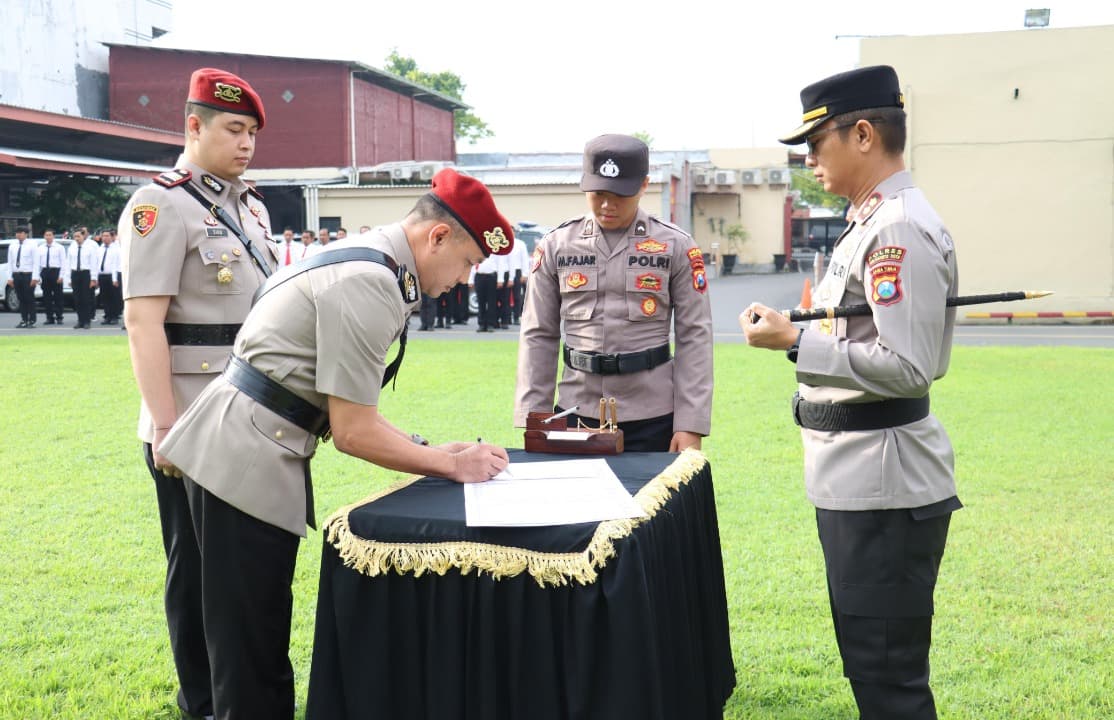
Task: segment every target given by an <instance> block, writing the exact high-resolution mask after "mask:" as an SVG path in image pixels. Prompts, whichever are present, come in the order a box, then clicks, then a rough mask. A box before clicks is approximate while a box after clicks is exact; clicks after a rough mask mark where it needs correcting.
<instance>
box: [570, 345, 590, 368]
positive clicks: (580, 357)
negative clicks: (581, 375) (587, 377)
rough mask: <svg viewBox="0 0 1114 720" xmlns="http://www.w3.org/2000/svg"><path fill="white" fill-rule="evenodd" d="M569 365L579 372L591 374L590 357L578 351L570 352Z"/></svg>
mask: <svg viewBox="0 0 1114 720" xmlns="http://www.w3.org/2000/svg"><path fill="white" fill-rule="evenodd" d="M569 365H572V366H573V368H575V369H577V370H580V371H581V372H592V356H591V355H589V354H588V353H585V352H581V351H579V350H570V351H569Z"/></svg>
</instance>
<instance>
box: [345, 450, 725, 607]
mask: <svg viewBox="0 0 1114 720" xmlns="http://www.w3.org/2000/svg"><path fill="white" fill-rule="evenodd" d="M707 463H708V460H707V458H706V457H705V456H704V454H703V453H701V452H700V451H699V450H694V449H692V448H689V449H687V450H685V451H683V452H682V453H681V454H680V455H679V456H678V457H677V459H676V460H674V461H673V462H672V463H670V465H669V467H667V468H665V469H664V470H662V472H661V473H660V474H659V475H658V476H657V477H655V478H653V479H652V480H650V481H649V482H648V483H646V484H645V485H644V486H643V487H642V489H641V490H639V491H638V493H637V494H636V495H635V496H634V500H635V502H637V503H638V504H639V506H641V508H642V509H643V510H644V511H645V512H646V516H647V517H644V518H624V519H620V520H605V521H603V522H601V523H600V524H599V525H598V526H597V527H596V531H595V533H594V534H593V535H592V540H591V542H589V543H588V547H587V548H585V549H584V550H583V551H581V552H574V553H543V552H537V551H535V550H526V549H524V548H517V547H507V546H503V545H491V544H487V543H476V542H462V541H453V542H435V543H397V542H379V541H377V540H369V539H367V538H363V537H360V536H359V535H356V534H354V533H353V532H352V530H351V528H350V527H349V525H348V513H349V512H351V511H352V510H354V509H356V508H358V507H362V506H364V505H367V504H368V503H371V502H374V501H375V500H378V499H379V498H381V497H384V496H386V495H389V494H391V493H393V492H396V491H398V490H400V489H401V488H404V487H406V486H408V485H410V484H412V483H414V482H417V480H419V479H420V478H411V479H409V480H406V481H403V482H401V483H397V484H395V485H393V486H391V487H389V488H387V489H386V490H383V491H382V492H379V493H376V494H375V495H372V496H371V497H368V498H365V499H363V500H361V501H360V502H358V503H354V504H352V505H348V506H346V507H342V508H340V509H339V510H337V511H336V512H334V513H333V514H332V515H330V516H329V519H328V520H326V521H325V526H324V531H325V533H326V538H327V539H328V542H329V543H330V544H331V545H332V546H333V547H335V548H336V549H337V551H338V552H339V553H340V557H341V560H342V561H343V562H344V564H345V566H347V567H350V568H352V569H353V570H356V571H357V572H359V573H362V574H364V575H367V576H369V577H375V576H377V575H380V574H386V573H387V572H390V571H391V570H394V571H395V572H397V573H399V574H400V575H402V574H407V573H412V574H413V575H414V576H415V577H420V576H421V575H423V574H424V573H427V572H432V573H436V574H438V575H444V574H445V573H446V572H448V571H449V570H452V569H457V570H459V571H460V572H461V573H463V574H465V575H467V574H468V573H470V572H472V571H473V570H475V571H476V572H477V574H479V573H487V574H489V575H491V576H492V577H493V578H495V579H496V580H498V579H500V578H504V577H513V576H515V575H518V574H520V573H522V572H523V571H526V572H528V573H530V576H531V577H533V578H534V580H536V581H537V583H538V585H540V586H542V587H545V586H547V585H553V586H558V585H568V584H569V583H570V582H571V581H573V580H575V581H576V582H578V583H580V584H582V585H588V584H590V583H593V582H595V581H596V578H597V577H599V571H600V570H601V569H602V568H603V567H604V565H606V564H607V561H608V560H610V559H611V558H612V557H614V556H615V541H616V540H621V539H622V538H624V537H626V536H627V535H629V534H631V532H633V531H634V529H635V528H636V527H638V526H639V525H641V524H642V523H644V522H646V521H647V520H649V519H650V518H652V517H654V515H655V514H657V512H658V510H660V509H661V508H662V507H664V506H665V504H666V502H668V500H669V498H670V497H671V496H672V494H673V493H674V492H675V491H676V490H677V489H678V488H679V487H680V486H681V485H683V484H687V483H688V482H689V480H691V479H692V478H693V477H694V476H695V475H696V474H697V473H698V472H699V471H700V470H701V469H702V468H703V467H704V466H705V465H706V464H707Z"/></svg>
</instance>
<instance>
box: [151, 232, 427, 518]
mask: <svg viewBox="0 0 1114 720" xmlns="http://www.w3.org/2000/svg"><path fill="white" fill-rule="evenodd" d="M354 246H360V247H371V248H375V249H377V250H380V251H382V252H384V253H386V254H387V255H389V256H390V257H392V258H394V260H395V262H397V263H398V264H399V265H400V266H406V267H408V268H413V267H414V257H413V255H412V254H411V252H410V246H409V245H408V244H407V242H406V235H405V233H404V232H403V229H402V226H401V225H397V224H396V225H390V226H387V227H384V228H377V229H376V231H374V232H371V233H366V234H364V235H359V236H350V237H349V238H348V239H347V240H346V241H345V242H344V243H341V244H338V245H337V249H338V250H339V249H341V248H344V247H354ZM331 248H332V244H331V243H330V245H329V246H328V247H327V248H323V249H322V250H321V252H322V253H327V252H330V249H331ZM297 269H298V266H296V265H294V266H291V267H290V268H289V270H286V271H284V272H289V271H293V270H297ZM417 297H418V298H419V299H418V300H417V301H416V302H413V303H407V302H405V301H404V299H403V296H402V292H401V291H400V289H399V284H398V279H397V278H396V277H395V275H394V274H393V273H392V272H391V271H390V270H389V269H387V268H386V267H384V266H382V265H379V264H378V263H373V262H366V261H349V262H341V263H336V264H333V265H325V266H322V267H318V268H313V269H311V270H308V271H306V272H303V273H301V274H300V275H296V276H295V277H293V278H292V279H290V280H287V281H286V282H284V283H281V284H279V285H277V286H276V287H275V288H274V289H272V290H270V291H268V293H267V294H266V295H264V296H263V297H262V298H261V299H260V300H259V302H258V303H257V304H256V306H255V308H254V309H253V310H252V311H251V314H250V315H248V317H247V319H246V320H245V321H244V326H243V328H242V329H241V330H240V334H239V335H238V336H237V338H236V346H235V352H236V354H237V355H238V356H240V357H242V358H243V359H244V360H246V361H248V362H249V363H251V365H252V366H253V367H255V368H256V369H258V370H261V371H263V372H264V373H266V374H267V375H269V376H270V377H271V379H273V380H275V381H277V382H279V383H281V384H282V385H283V387H285V388H286V389H288V390H290V391H292V392H294V393H296V394H297V395H299V396H300V397H302V398H303V399H305V400H307V401H308V402H310V403H312V404H314V405H316V406H317V407H319V408H321V409H322V410H326V409H327V408H328V404H329V396H330V395H332V396H336V397H338V398H342V399H344V400H348V401H349V402H353V403H358V404H360V405H377V404H378V402H379V387H380V385H381V383H382V380H383V373H384V371H385V369H386V359H387V353H388V350H389V348H390V346H391V345H392V344H393V343H395V342H396V341H397V340H398V338H399V336H400V335H402V331H403V329H404V328H405V327H406V319H407V318H408V317H409V316H410V314H411V313H412V312H413V311H414V310H415V309H416V308H417V307H418V306H419V305H420V304H421V300H420V298H421V295H420V293H417ZM316 447H317V437H316V436H314V435H311V434H310V433H308V432H306V431H305V430H303V429H302V428H300V427H298V426H297V425H295V424H293V423H291V422H289V421H287V420H285V419H283V418H282V417H281V416H279V415H277V414H275V413H274V412H272V411H271V410H268V409H267V408H265V407H263V406H261V405H259V404H258V403H256V402H255V401H254V400H252V399H251V398H249V397H248V396H247V395H244V394H243V393H241V392H240V391H239V390H237V389H236V388H235V387H234V386H233V385H231V384H230V383H229V382H228V381H227V380H226V379H225V377H224V375H220V376H218V378H217V379H216V380H214V381H213V382H212V383H211V384H210V385H209V386H208V387H206V388H205V390H204V392H202V393H201V395H200V397H198V398H197V401H196V402H194V403H193V404H192V405H191V406H190V407H189V409H188V410H186V412H185V414H184V415H182V416H181V417H179V418H178V421H177V422H176V423H174V428H173V429H172V430H171V431H170V433H169V434H168V435H167V437H166V440H165V441H164V442H163V445H162V453H163V455H165V456H166V457H167V458H168V459H169V460H170V461H171V462H173V463H174V465H176V466H177V467H178V468H180V469H181V470H182V471H183V472H184V473H185V474H186V475H187V476H189V477H190V479H192V480H193V481H194V482H196V483H197V484H198V485H201V486H203V487H205V488H206V489H207V490H208V491H209V492H211V493H213V494H214V495H216V496H217V497H219V498H220V499H222V500H224V501H225V502H227V503H229V504H230V505H232V506H233V507H236V508H238V509H239V510H241V511H242V512H245V513H247V514H248V515H251V516H252V517H255V518H258V519H260V520H263V521H264V522H267V523H270V524H272V525H274V526H276V527H280V528H282V529H284V530H287V531H288V532H291V533H293V534H295V535H300V536H302V537H304V536H305V534H306V521H307V515H306V509H307V507H309V506H310V504H309V502H308V501H309V498H308V497H307V496H306V490H307V483H306V474H305V473H306V460H307V459H308V458H310V457H311V456H312V455H313V453H314V450H315V449H316ZM310 520H312V518H310Z"/></svg>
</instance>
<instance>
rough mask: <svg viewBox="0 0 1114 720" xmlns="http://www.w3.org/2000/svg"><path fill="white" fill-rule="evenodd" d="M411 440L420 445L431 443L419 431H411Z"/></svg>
mask: <svg viewBox="0 0 1114 720" xmlns="http://www.w3.org/2000/svg"><path fill="white" fill-rule="evenodd" d="M410 441H411V442H413V443H416V444H418V445H429V440H426V439H425V438H424V437H422V436H421V435H419V434H418V433H410Z"/></svg>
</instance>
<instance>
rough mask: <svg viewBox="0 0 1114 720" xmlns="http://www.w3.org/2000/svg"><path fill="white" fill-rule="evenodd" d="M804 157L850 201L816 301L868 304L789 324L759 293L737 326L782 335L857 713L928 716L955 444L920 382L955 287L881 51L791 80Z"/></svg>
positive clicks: (758, 335)
mask: <svg viewBox="0 0 1114 720" xmlns="http://www.w3.org/2000/svg"><path fill="white" fill-rule="evenodd" d="M801 103H802V105H803V109H804V116H803V118H802V125H801V126H800V127H798V128H797V129H796V130H794V131H793V132H792V133H790V134H789V135H788V136H786V137H784V138H782V139H781V142H783V143H785V144H787V145H796V144H798V143H801V142H804V143H807V144H808V155H807V156H806V160H805V165H806V166H807V167H809V168H812V171H813V174H814V175H815V176H816V177H817V179H818V180H820V182H821V183H823V185H824V189H825V190H827V191H828V192H831V193H835V194H837V195H841V196H843V197H846V198H847V199H848V200H850V201H851V210H850V212H849V213H848V219H849V221H850V224H849V225H848V227H847V229H846V230H845V231H844V233H843V235H841V236H840V238H839V239H838V240H837V241H836V245H835V249H834V251H833V254H832V260H831V263H830V264H829V266H828V272H827V274H826V275H825V276H824V279H823V280H822V281H821V282H820V284H819V285H817V287H816V291H815V293H814V294H813V303H814V305H816V306H825V307H826V306H832V305H855V304H861V303H869V305H870V306H871V310H872V314H871V315H867V316H861V317H848V318H837V319H834V320H818V321H813V323H812V324H811V325H810V326H809V328H808V329H807V330H801V329H799V328H797V327H795V326H794V325H793V324H791V323H790V322H789V320H787V319H786V318H785V317H783V316H782V315H780V314H779V313H777V312H776V311H773V310H771V309H770V308H769V307H767V306H765V305H761V304H758V303H754V304H752V305H750V306H749V307H748V308H747V309H746V310H745V311H744V312H743V314H742V315H741V316H740V323H741V324H742V326H743V330H744V332H745V333H746V337H747V342H748V343H749V344H751V345H754V346H756V347H763V348H769V349H774V350H787V355H788V357H789V360H790V361H791V362H793V363H796V367H795V370H796V373H797V380H798V382H799V383H800V386H799V390H798V394H797V396H796V397H795V398H794V419H795V421H796V422H797V424H798V425H800V426H801V438H802V441H803V443H804V455H805V486H806V489H807V491H808V497H809V500H810V501H811V502H812V503H813V504H814V505H815V506H816V522H817V528H818V531H819V536H820V544H821V546H822V548H823V550H824V562H825V565H826V567H827V580H828V595H829V599H830V601H831V612H832V620H833V621H834V623H835V632H836V641H837V644H838V646H839V652H840V656H841V657H842V659H843V672H844V675H846V676H847V678H848V679H849V680H850V682H851V689H852V691H853V692H854V695H855V701H856V702H857V703H858V707H859V712H860V713H861V717H863V718H868V719H873V718H895V719H896V718H902V719H903V720H904V719H909V720H922V719H925V718H935V717H936V707H935V702H934V700H933V696H932V691H931V689H930V688H929V667H928V654H929V645H930V641H931V633H932V613H933V591H934V590H935V587H936V578H937V573H938V571H939V567H940V561H941V559H942V558H943V555H944V546H945V543H946V541H947V537H948V525H949V521H950V518H951V513H952V512H953V511H955V510H958V509H959V508H960V507H962V506H961V504H960V502H959V499H958V498H957V497H956V488H955V472H954V455H953V452H952V446H951V442H950V441H949V440H948V435H947V433H946V432H945V431H944V428H943V426H942V425H941V424H940V422H939V420H937V419H936V417H935V416H934V415H932V414H931V413H930V412H929V401H928V392H929V388H930V386H931V385H932V382H933V380H935V379H937V378H940V377H943V376H944V373H945V372H946V371H947V369H948V360H949V357H950V355H951V347H952V330H953V328H954V324H955V309H954V308H948V307H946V301H947V299H948V298H949V297H952V296H954V295H955V294H956V292H957V289H958V271H957V269H956V257H955V248H954V246H953V244H952V238H951V234H950V233H949V232H948V230H947V228H946V227H944V224H943V222H942V221H941V220H940V217H939V216H938V215H937V214H936V211H935V210H933V209H932V206H931V205H929V203H928V200H927V199H925V196H924V194H923V193H921V191H920V190H919V189H917V187H916V186H915V185H914V184H913V178H912V177H911V176H910V175H909V173H908V172H906V170H905V164H904V160H903V157H902V152H903V150H904V147H905V111H904V110H903V105H904V99H903V97H902V94H901V88H900V86H899V85H898V80H897V74H896V73H895V72H894V69H893V68H891V67H889V66H875V67H865V68H860V69H857V70H852V71H850V72H845V73H840V74H839V75H834V76H832V77H829V78H826V79H824V80H821V81H820V82H817V83H815V84H813V85H809V86H808V87H806V88H805V89H804V90H802V91H801Z"/></svg>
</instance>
